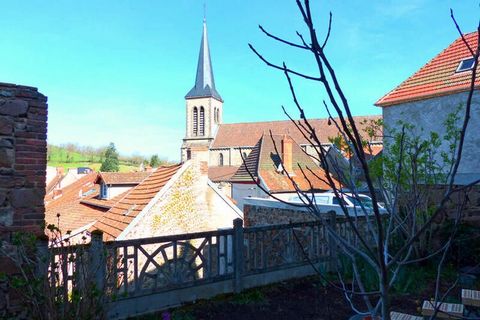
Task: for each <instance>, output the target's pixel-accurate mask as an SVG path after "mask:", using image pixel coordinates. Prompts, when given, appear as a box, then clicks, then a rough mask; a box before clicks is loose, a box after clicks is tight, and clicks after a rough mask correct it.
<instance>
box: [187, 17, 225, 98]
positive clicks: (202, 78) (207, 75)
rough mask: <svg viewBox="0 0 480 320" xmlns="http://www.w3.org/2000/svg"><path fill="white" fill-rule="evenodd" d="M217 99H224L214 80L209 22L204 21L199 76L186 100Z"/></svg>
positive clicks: (198, 68) (198, 66)
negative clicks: (208, 31)
mask: <svg viewBox="0 0 480 320" xmlns="http://www.w3.org/2000/svg"><path fill="white" fill-rule="evenodd" d="M211 97H213V98H215V99H217V100H219V101H221V102H223V100H222V97H221V96H220V94H219V93H218V91H217V89H216V88H215V79H214V78H213V69H212V61H211V59H210V48H209V46H208V36H207V22H206V20H205V18H204V19H203V33H202V41H201V44H200V53H199V55H198V64H197V76H196V78H195V86H194V87H193V88H192V89H191V90H190V91H189V92H188V93H187V95H186V96H185V99H193V98H211Z"/></svg>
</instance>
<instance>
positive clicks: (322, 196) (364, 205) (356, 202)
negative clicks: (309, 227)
mask: <svg viewBox="0 0 480 320" xmlns="http://www.w3.org/2000/svg"><path fill="white" fill-rule="evenodd" d="M308 199H311V200H312V203H313V204H315V205H316V206H317V208H318V209H319V210H320V212H335V213H336V214H337V215H344V214H345V213H344V211H343V209H342V207H341V205H340V203H343V205H344V207H345V208H346V209H347V210H348V213H349V215H352V216H355V215H357V216H362V215H365V213H367V214H372V213H373V204H372V198H370V197H369V196H367V195H364V194H357V195H355V194H352V193H341V194H339V197H337V196H336V195H335V193H334V192H324V193H315V194H313V197H312V195H311V194H308V195H307V194H304V195H296V196H292V197H291V198H290V199H289V201H290V202H294V203H306V204H308V203H309V201H308ZM302 200H303V201H302ZM379 209H380V213H381V214H386V213H387V210H386V209H385V208H383V207H382V206H380V205H379Z"/></svg>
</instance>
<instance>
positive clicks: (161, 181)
mask: <svg viewBox="0 0 480 320" xmlns="http://www.w3.org/2000/svg"><path fill="white" fill-rule="evenodd" d="M181 166H182V165H181V164H177V165H173V166H162V167H159V168H157V170H155V171H154V172H153V173H152V174H151V175H150V176H149V177H148V178H146V179H145V180H143V181H142V182H141V183H140V184H139V185H137V186H135V187H134V188H133V189H131V190H130V192H128V193H127V194H126V195H125V197H123V199H121V200H120V201H118V202H117V203H116V204H115V205H114V206H113V207H112V208H111V209H110V210H108V211H107V212H106V213H105V214H104V216H103V217H102V218H101V219H99V220H98V221H97V222H96V223H95V224H94V225H93V227H92V228H91V230H93V229H100V230H101V231H103V238H104V240H106V241H108V240H115V239H116V238H117V237H118V236H119V235H120V234H121V233H122V231H123V230H125V228H126V227H127V226H128V225H129V224H130V223H131V222H132V221H133V219H135V217H136V216H137V215H138V214H139V213H140V212H141V211H142V210H143V208H145V206H146V205H147V204H148V203H149V202H150V201H151V200H152V199H153V197H155V195H156V194H157V193H158V192H159V191H160V190H161V189H162V188H163V187H164V186H165V185H166V184H167V182H168V181H169V180H170V179H171V178H172V176H173V175H174V174H175V173H176V172H177V171H178V170H179V169H180V168H181Z"/></svg>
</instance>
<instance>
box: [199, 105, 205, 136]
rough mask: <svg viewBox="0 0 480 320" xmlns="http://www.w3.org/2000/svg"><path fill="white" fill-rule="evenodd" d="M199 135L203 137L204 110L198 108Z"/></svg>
mask: <svg viewBox="0 0 480 320" xmlns="http://www.w3.org/2000/svg"><path fill="white" fill-rule="evenodd" d="M199 127H200V135H201V136H204V135H205V110H204V109H203V107H200V124H199Z"/></svg>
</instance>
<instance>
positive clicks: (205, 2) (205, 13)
mask: <svg viewBox="0 0 480 320" xmlns="http://www.w3.org/2000/svg"><path fill="white" fill-rule="evenodd" d="M206 21H207V1H206V0H204V1H203V22H206Z"/></svg>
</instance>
